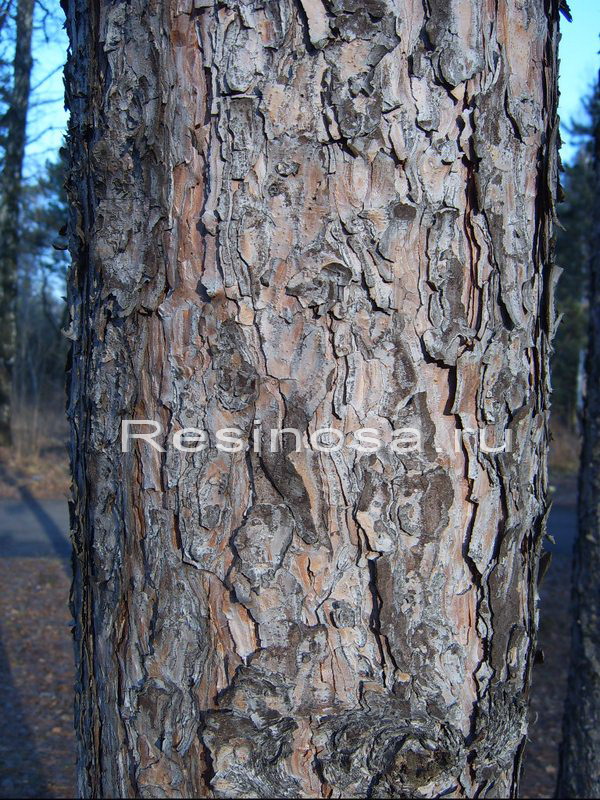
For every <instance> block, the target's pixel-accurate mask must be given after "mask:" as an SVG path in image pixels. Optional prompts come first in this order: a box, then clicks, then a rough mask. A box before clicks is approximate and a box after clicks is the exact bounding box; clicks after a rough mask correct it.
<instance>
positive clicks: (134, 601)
mask: <svg viewBox="0 0 600 800" xmlns="http://www.w3.org/2000/svg"><path fill="white" fill-rule="evenodd" d="M557 6H558V3H557V2H547V3H544V2H541V0H525V1H524V2H523V0H519V2H517V0H508V2H505V3H500V4H494V3H492V2H475V0H454V1H453V2H447V0H435V2H433V1H432V0H430V2H429V3H428V4H423V3H422V2H421V0H418V2H417V0H414V2H413V0H406V2H405V3H402V4H396V3H394V2H392V0H367V2H355V0H331V1H330V2H327V3H323V2H320V0H301V1H298V2H294V0H278V1H277V2H275V0H264V2H263V1H262V0H261V1H260V2H259V1H258V0H256V2H243V3H235V2H212V0H196V2H193V0H179V1H178V2H176V1H175V0H173V2H159V1H158V0H150V1H149V2H142V0H132V2H129V3H123V2H117V3H115V2H108V0H100V2H91V1H90V2H87V1H86V0H68V3H67V9H68V28H69V34H70V39H71V49H72V56H71V58H70V63H69V68H68V94H69V99H70V106H71V111H72V120H71V129H70V148H71V161H72V167H71V176H70V192H71V197H72V200H73V201H74V204H75V210H74V213H73V218H72V221H71V247H72V252H73V255H74V267H73V272H72V276H71V282H70V283H71V288H70V304H71V313H72V326H71V332H70V335H71V337H72V338H73V350H72V368H71V373H70V389H69V392H70V401H69V413H70V417H71V420H72V464H73V472H74V502H73V529H74V534H73V535H74V547H75V556H74V563H75V579H74V584H73V596H72V597H73V608H74V612H75V615H76V627H75V639H76V650H77V657H78V664H79V679H78V704H77V727H78V736H79V780H80V790H81V792H82V794H84V795H85V796H90V797H100V796H124V797H133V796H140V797H186V796H199V797H365V796H372V797H391V796H395V797H403V796H404V797H414V796H426V797H433V796H438V795H441V794H452V796H456V797H474V796H478V797H486V796H491V797H504V796H509V795H510V796H513V795H515V793H516V791H517V782H518V774H519V765H520V759H521V755H522V751H523V746H524V742H525V734H526V724H527V723H526V718H527V695H528V688H529V680H530V671H531V666H532V661H533V652H534V640H535V629H536V598H537V591H536V577H537V569H538V567H537V564H538V555H539V551H540V548H541V543H542V538H543V534H544V514H545V491H546V441H547V427H546V423H547V419H546V417H547V400H548V391H547V381H548V369H547V365H548V350H549V337H550V334H551V329H552V325H553V322H552V318H553V311H552V300H551V296H552V284H553V273H552V268H551V253H550V240H551V224H552V218H553V206H554V187H555V183H556V170H557V167H556V140H557V122H556V44H557V25H558V20H557V15H558V10H557ZM123 419H148V420H156V421H157V422H159V423H160V424H161V425H162V427H163V429H164V432H165V434H164V436H163V438H162V439H160V441H161V443H162V444H163V446H164V447H165V451H164V452H161V453H159V452H157V451H156V450H155V449H153V447H152V446H151V445H149V444H148V442H143V441H140V442H137V443H134V446H133V447H132V448H131V450H130V452H128V453H122V452H121V421H122V420H123ZM190 426H193V427H195V428H198V429H200V430H203V431H207V432H208V436H209V439H210V447H209V448H207V449H205V450H202V451H199V452H196V453H181V452H179V451H178V450H177V449H176V448H174V447H173V446H171V445H170V444H169V441H170V439H169V437H171V438H172V436H173V434H174V432H176V431H180V430H181V429H184V428H186V427H190ZM285 427H290V428H297V429H299V430H300V431H301V432H302V434H303V436H304V443H305V444H306V441H307V439H308V437H309V436H310V435H311V434H312V435H313V439H312V446H310V447H303V448H302V449H301V451H300V452H296V451H295V447H294V439H293V437H291V436H289V435H288V436H286V437H284V446H283V448H282V449H281V451H280V452H271V449H270V447H269V438H270V435H269V431H270V430H271V429H275V430H276V429H279V428H285ZM329 427H333V428H335V429H338V430H340V431H342V432H343V433H344V434H348V435H349V434H350V433H351V432H352V431H355V430H357V429H360V428H373V429H375V430H376V431H377V432H378V433H379V436H380V437H381V439H382V440H385V443H384V445H382V446H381V447H380V448H379V450H377V452H371V453H368V452H360V451H358V450H356V449H353V448H352V447H350V446H348V447H344V448H343V449H341V450H338V451H336V452H333V453H325V452H320V451H319V449H318V446H319V440H317V439H316V438H315V432H316V431H317V430H319V429H322V428H329ZM407 427H412V428H415V429H416V430H417V431H418V432H419V433H420V435H421V436H422V447H421V448H420V449H419V450H415V451H412V452H402V448H400V447H398V448H396V450H394V449H392V447H391V446H390V441H389V440H390V439H391V437H392V432H393V431H394V430H395V431H398V430H400V429H403V428H407ZM223 428H238V429H240V430H242V431H243V433H244V437H246V438H247V439H248V440H250V442H251V447H250V449H248V450H246V451H242V452H238V453H227V452H223V451H221V450H218V449H217V447H216V446H215V443H216V439H215V436H216V431H217V430H219V429H223ZM255 429H259V430H260V431H262V434H260V433H259V434H257V435H256V438H257V439H260V444H261V448H260V452H259V453H257V452H255V448H254V446H253V445H252V442H253V440H254V433H253V431H254V430H255ZM466 429H472V430H479V429H484V430H485V433H486V441H487V444H488V445H490V446H491V445H493V444H498V443H501V442H502V441H503V436H504V434H505V431H507V430H508V431H509V432H510V433H511V434H512V440H513V445H512V449H511V451H510V452H504V453H499V454H489V453H486V452H484V450H483V449H482V448H481V447H480V446H478V445H477V440H476V438H474V437H473V436H471V435H468V434H467V435H465V437H464V442H463V443H462V444H461V445H460V446H459V447H458V451H457V452H456V451H455V432H456V431H457V430H458V431H461V430H466ZM261 436H262V438H261ZM329 438H330V439H331V438H333V439H335V436H333V435H332V434H329ZM257 449H259V448H257Z"/></svg>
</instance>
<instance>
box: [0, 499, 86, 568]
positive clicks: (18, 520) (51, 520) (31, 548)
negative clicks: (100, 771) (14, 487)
mask: <svg viewBox="0 0 600 800" xmlns="http://www.w3.org/2000/svg"><path fill="white" fill-rule="evenodd" d="M68 531H69V509H68V506H67V501H66V500H36V499H35V498H34V497H32V496H31V495H30V494H29V492H27V491H26V490H21V499H19V500H1V501H0V558H45V557H50V558H52V557H54V558H59V559H61V560H64V559H68V558H69V557H70V555H71V545H70V543H69V533H68Z"/></svg>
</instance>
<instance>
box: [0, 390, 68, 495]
mask: <svg viewBox="0 0 600 800" xmlns="http://www.w3.org/2000/svg"><path fill="white" fill-rule="evenodd" d="M12 436H13V444H12V447H10V448H8V447H2V448H0V497H13V498H17V497H19V496H20V492H19V487H26V488H27V489H28V490H29V491H30V492H31V493H32V494H33V495H34V497H38V498H43V497H61V496H65V495H66V494H68V492H69V485H70V476H69V460H68V456H67V448H66V445H67V441H68V426H67V421H66V419H65V415H64V413H63V412H62V410H61V407H60V405H59V403H58V402H52V403H48V404H47V405H45V407H44V409H43V411H42V410H41V408H39V407H35V406H24V407H22V408H18V409H14V410H13V419H12Z"/></svg>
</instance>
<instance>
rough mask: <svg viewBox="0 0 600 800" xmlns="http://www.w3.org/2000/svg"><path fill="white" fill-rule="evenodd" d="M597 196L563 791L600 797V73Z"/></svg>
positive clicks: (596, 106)
mask: <svg viewBox="0 0 600 800" xmlns="http://www.w3.org/2000/svg"><path fill="white" fill-rule="evenodd" d="M593 108H594V111H595V119H594V123H595V125H594V162H595V172H596V186H597V191H596V197H595V208H594V209H592V210H591V213H593V214H594V242H593V246H592V254H593V255H592V258H591V260H590V294H589V309H590V316H589V339H588V351H587V357H586V394H585V403H584V416H583V447H582V452H581V471H580V474H579V532H578V536H577V540H576V542H575V547H574V558H573V588H572V609H573V628H572V637H571V665H570V671H569V683H568V690H567V700H566V705H565V717H564V724H563V741H562V746H561V759H560V770H559V777H558V794H557V796H558V797H600V76H599V82H598V88H597V89H596V96H595V100H594V103H593Z"/></svg>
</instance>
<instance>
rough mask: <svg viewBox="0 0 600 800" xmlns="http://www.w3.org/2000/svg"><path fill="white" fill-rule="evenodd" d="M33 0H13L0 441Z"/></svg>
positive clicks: (0, 258)
mask: <svg viewBox="0 0 600 800" xmlns="http://www.w3.org/2000/svg"><path fill="white" fill-rule="evenodd" d="M33 10H34V0H19V2H18V4H17V24H16V38H15V57H14V65H13V87H12V91H11V96H10V107H9V109H8V111H7V113H6V149H5V153H4V165H3V167H2V176H1V178H0V243H1V247H0V444H9V443H10V441H11V430H10V410H11V399H12V373H13V364H14V360H15V355H16V346H17V337H16V302H17V267H18V262H19V212H20V206H21V180H22V173H23V159H24V157H25V141H26V135H27V110H28V108H29V92H30V83H31V69H32V65H33V60H32V55H31V39H32V33H33Z"/></svg>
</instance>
